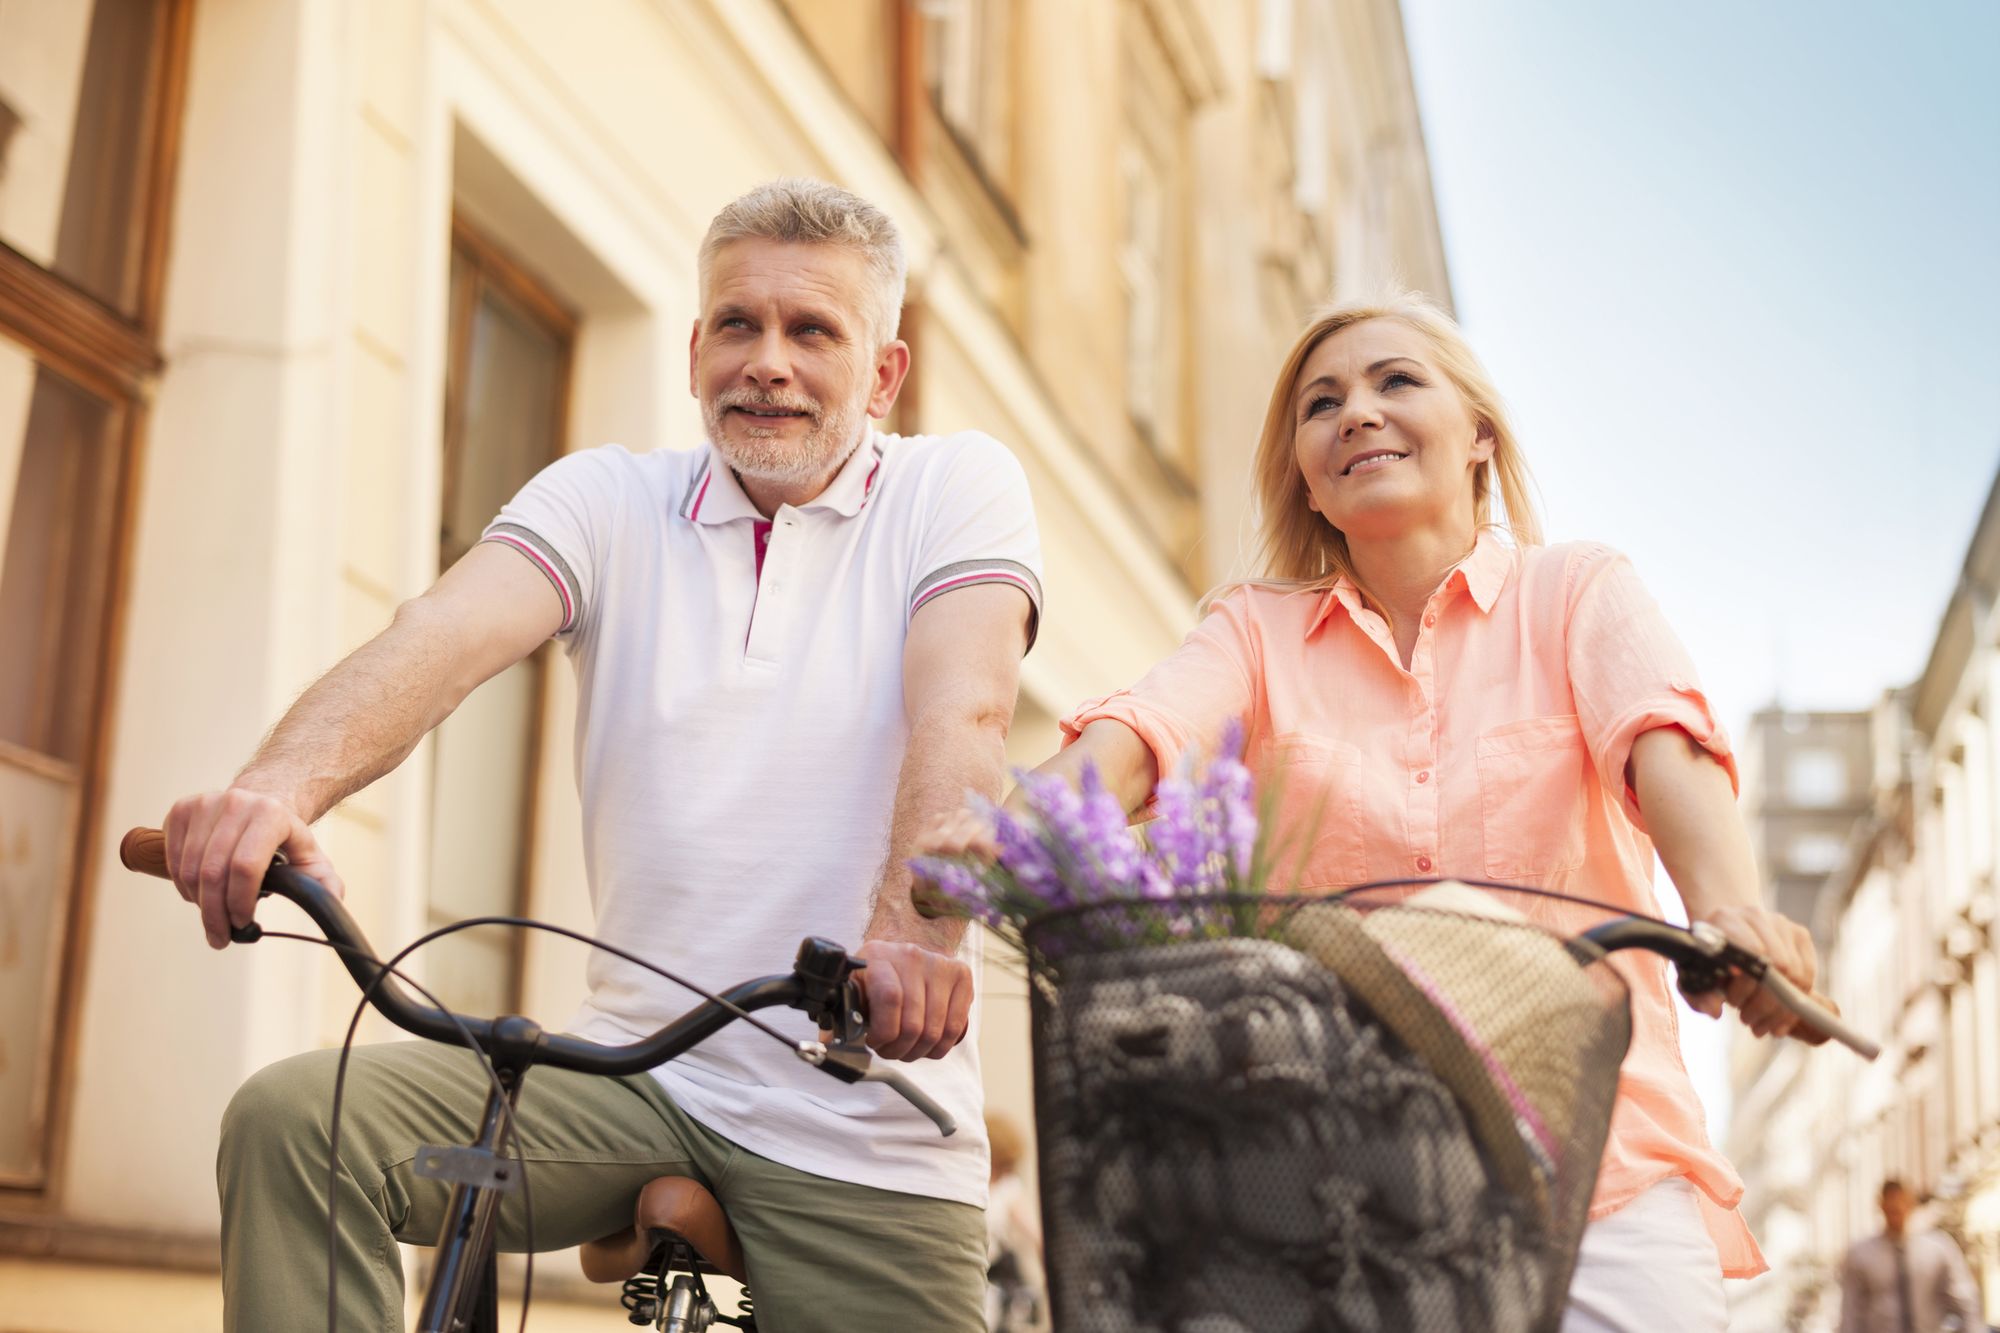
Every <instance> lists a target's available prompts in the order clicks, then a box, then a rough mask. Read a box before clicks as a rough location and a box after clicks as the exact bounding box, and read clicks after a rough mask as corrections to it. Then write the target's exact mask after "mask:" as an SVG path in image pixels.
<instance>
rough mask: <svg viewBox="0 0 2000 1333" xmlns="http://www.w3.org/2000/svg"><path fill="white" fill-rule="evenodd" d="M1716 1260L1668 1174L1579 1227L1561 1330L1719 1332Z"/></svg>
mask: <svg viewBox="0 0 2000 1333" xmlns="http://www.w3.org/2000/svg"><path fill="white" fill-rule="evenodd" d="M1728 1326H1729V1302H1728V1300H1727V1299H1726V1298H1725V1297H1724V1296H1723V1293H1722V1260H1721V1258H1720V1257H1718V1256H1717V1254H1716V1252H1715V1242H1714V1241H1712V1240H1710V1239H1709V1236H1708V1228H1707V1227H1706V1226H1704V1225H1703V1224H1702V1220H1701V1207H1700V1205H1699V1204H1697V1203H1696V1202H1695V1195H1694V1186H1693V1185H1692V1184H1690V1183H1689V1182H1688V1181H1687V1180H1686V1179H1684V1178H1682V1177H1680V1176H1675V1177H1674V1178H1672V1179H1671V1180H1663V1181H1661V1182H1660V1183H1659V1184H1657V1185H1655V1186H1653V1187H1652V1188H1651V1189H1649V1190H1647V1191H1646V1192H1645V1193H1644V1194H1641V1195H1640V1196H1639V1197H1638V1198H1636V1199H1634V1200H1632V1202H1630V1203H1628V1204H1626V1205H1625V1206H1624V1207H1623V1208H1620V1209H1619V1210H1618V1211H1617V1212H1615V1213H1613V1214H1611V1216H1609V1217H1602V1218H1599V1219H1598V1220H1597V1221H1595V1222H1592V1223H1591V1224H1590V1225H1589V1226H1587V1227H1585V1228H1584V1231H1583V1249H1582V1251H1581V1252H1580V1253H1579V1254H1578V1255H1577V1259H1576V1277H1575V1279H1574V1280H1572V1281H1571V1283H1570V1288H1569V1309H1568V1310H1566V1311H1565V1312H1564V1314H1563V1322H1562V1333H1655V1331H1656V1330H1662V1329H1672V1330H1673V1331H1674V1333H1723V1331H1724V1330H1725V1329H1727V1328H1728Z"/></svg>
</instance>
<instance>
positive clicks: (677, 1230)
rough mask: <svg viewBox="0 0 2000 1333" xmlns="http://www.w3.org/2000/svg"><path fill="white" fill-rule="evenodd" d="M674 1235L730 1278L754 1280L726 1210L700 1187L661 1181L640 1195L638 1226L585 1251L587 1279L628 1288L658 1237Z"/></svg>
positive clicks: (678, 1178) (683, 1180) (593, 1243)
mask: <svg viewBox="0 0 2000 1333" xmlns="http://www.w3.org/2000/svg"><path fill="white" fill-rule="evenodd" d="M656 1231H671V1232H672V1233H673V1234H674V1235H676V1236H679V1237H680V1238H681V1239H682V1240H684V1241H686V1242H687V1243H688V1244H689V1245H691V1246H693V1247H694V1249H695V1252H696V1253H697V1254H699V1255H701V1257H702V1258H703V1259H705V1260H707V1261H708V1263H709V1265H710V1266H711V1267H712V1268H714V1269H715V1271H716V1272H718V1273H721V1274H723V1275H724V1276H726V1277H733V1278H735V1279H736V1280H737V1281H738V1282H748V1281H749V1280H750V1276H749V1269H748V1268H747V1267H746V1266H745V1265H744V1262H743V1245H742V1243H741V1242H740V1241H738V1240H737V1239H736V1228H734V1227H732V1226H730V1225H729V1219H728V1218H727V1217H725V1216H724V1215H723V1212H722V1205H721V1204H719V1203H717V1202H716V1201H715V1196H714V1195H713V1194H710V1193H709V1192H708V1191H707V1190H706V1189H704V1188H703V1187H702V1186H701V1184H700V1183H699V1182H697V1181H693V1180H689V1179H688V1178H687V1177H686V1176H661V1177H660V1178H659V1179H658V1180H655V1181H652V1182H651V1183H650V1184H648V1185H647V1186H646V1188H644V1189H642V1190H640V1191H639V1206H638V1208H637V1209H635V1210H634V1216H633V1223H632V1225H631V1226H630V1227H628V1228H627V1229H625V1230H624V1231H618V1232H614V1233H612V1234H611V1235H609V1236H606V1237H604V1238H603V1239H602V1240H594V1241H591V1242H590V1243H589V1244H588V1245H585V1246H584V1247H583V1251H582V1256H581V1257H582V1259H583V1275H584V1276H585V1277H587V1278H589V1279H590V1280H591V1281H592V1282H622V1281H624V1280H625V1279H626V1278H628V1277H630V1276H632V1275H633V1274H634V1273H636V1272H638V1271H639V1269H640V1268H641V1267H642V1266H644V1264H645V1262H646V1256H647V1255H648V1254H650V1253H651V1252H652V1249H653V1240H654V1238H653V1233H654V1232H656Z"/></svg>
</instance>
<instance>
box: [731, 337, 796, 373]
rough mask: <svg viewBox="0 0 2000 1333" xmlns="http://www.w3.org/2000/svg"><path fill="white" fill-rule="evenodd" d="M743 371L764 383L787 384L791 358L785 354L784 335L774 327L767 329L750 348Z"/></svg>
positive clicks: (790, 371)
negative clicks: (748, 357)
mask: <svg viewBox="0 0 2000 1333" xmlns="http://www.w3.org/2000/svg"><path fill="white" fill-rule="evenodd" d="M743 373H744V374H745V375H747V376H749V377H750V378H751V379H753V380H755V381H756V382H757V383H759V384H764V385H782V384H787V383H789V382H790V381H791V378H792V362H791V358H790V357H789V356H787V355H786V354H785V339H784V336H783V335H782V334H781V333H780V332H779V331H778V330H776V329H768V330H766V331H765V332H764V334H763V336H762V337H760V338H758V339H757V343H756V345H755V346H754V347H752V348H751V349H750V359H749V360H748V361H747V362H745V363H744V366H743Z"/></svg>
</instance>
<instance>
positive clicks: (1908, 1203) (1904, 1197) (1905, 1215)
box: [1882, 1189, 1917, 1236]
mask: <svg viewBox="0 0 2000 1333" xmlns="http://www.w3.org/2000/svg"><path fill="white" fill-rule="evenodd" d="M1916 1206H1917V1201H1916V1200H1915V1199H1912V1198H1911V1197H1910V1192H1909V1191H1908V1190H1904V1189H1886V1190H1883V1191H1882V1221H1883V1223H1884V1224H1885V1225H1886V1226H1887V1227H1888V1228H1889V1232H1890V1234H1891V1235H1896V1236H1900V1235H1902V1234H1903V1227H1904V1226H1905V1225H1906V1224H1907V1223H1908V1222H1909V1220H1910V1214H1911V1212H1913V1211H1914V1210H1915V1209H1916Z"/></svg>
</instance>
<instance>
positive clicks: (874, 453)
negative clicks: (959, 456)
mask: <svg viewBox="0 0 2000 1333" xmlns="http://www.w3.org/2000/svg"><path fill="white" fill-rule="evenodd" d="M881 474H882V441H881V439H880V437H878V436H877V435H876V433H875V431H874V430H873V429H870V430H869V432H868V434H867V436H866V437H864V438H863V439H862V441H861V443H860V444H859V445H858V446H856V448H855V450H854V452H853V453H851V454H849V455H848V456H847V461H846V462H845V463H842V464H841V465H840V471H838V472H836V473H834V475H833V480H832V481H831V482H829V483H828V484H827V487H826V489H825V490H823V491H821V492H820V493H819V494H818V495H816V496H814V497H813V498H812V499H810V500H808V501H806V502H805V503H804V504H802V505H800V506H799V508H801V509H831V510H832V511H833V512H835V513H837V514H840V515H842V516H843V517H846V518H853V517H854V516H855V515H856V514H858V513H860V512H861V510H862V507H863V506H865V505H866V504H867V503H868V501H869V499H870V498H871V497H872V496H873V495H874V493H875V487H876V485H877V484H878V483H879V482H880V481H881ZM678 512H679V514H680V516H681V517H682V518H685V519H688V520H690V521H692V522H695V523H705V524H706V523H728V522H731V521H733V520H735V519H739V518H748V519H755V520H757V521H759V522H762V521H763V518H764V516H763V515H762V514H760V513H758V512H757V506H756V505H754V504H752V503H751V502H750V497H749V496H748V495H746V494H744V493H743V486H742V484H741V483H740V482H738V481H737V480H736V474H735V472H733V471H732V470H731V469H730V467H729V464H728V462H727V461H726V460H725V459H724V458H723V457H722V455H721V453H719V452H718V451H717V450H716V448H715V446H714V445H709V446H708V447H707V449H706V450H704V457H703V458H702V460H701V464H700V466H698V467H696V468H695V471H694V476H693V477H692V478H690V479H689V481H688V484H687V487H686V489H685V490H683V491H682V492H681V502H680V504H679V506H678Z"/></svg>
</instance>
